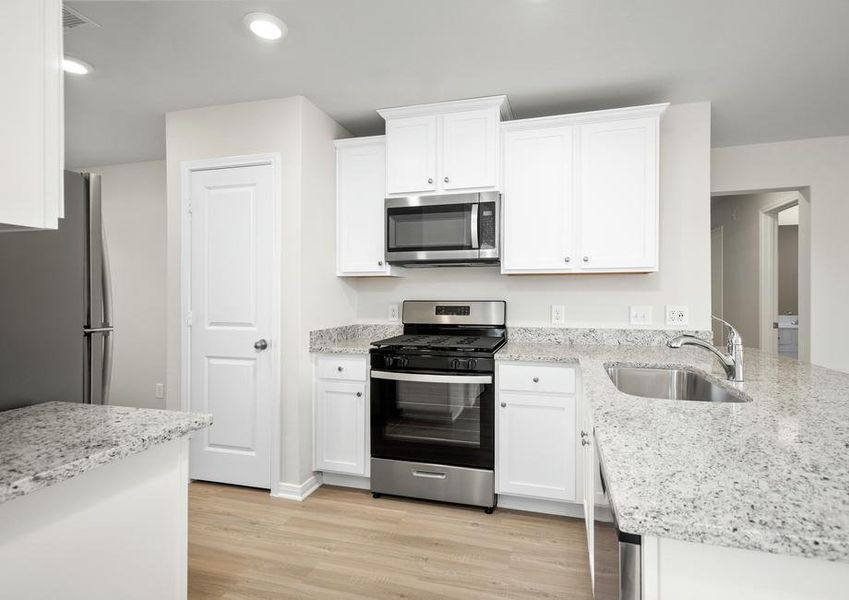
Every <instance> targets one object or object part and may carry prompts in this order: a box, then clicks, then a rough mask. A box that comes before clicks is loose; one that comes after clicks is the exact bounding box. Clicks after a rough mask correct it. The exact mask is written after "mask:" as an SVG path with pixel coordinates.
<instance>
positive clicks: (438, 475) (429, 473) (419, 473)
mask: <svg viewBox="0 0 849 600" xmlns="http://www.w3.org/2000/svg"><path fill="white" fill-rule="evenodd" d="M413 477H421V478H423V479H445V478H446V477H448V475H447V474H445V473H435V472H433V471H413Z"/></svg>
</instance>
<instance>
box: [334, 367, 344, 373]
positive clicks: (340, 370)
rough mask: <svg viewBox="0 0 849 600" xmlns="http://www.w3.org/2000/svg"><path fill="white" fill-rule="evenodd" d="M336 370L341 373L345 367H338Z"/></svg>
mask: <svg viewBox="0 0 849 600" xmlns="http://www.w3.org/2000/svg"><path fill="white" fill-rule="evenodd" d="M336 370H337V371H339V372H340V373H341V372H342V371H343V370H344V369H342V367H336Z"/></svg>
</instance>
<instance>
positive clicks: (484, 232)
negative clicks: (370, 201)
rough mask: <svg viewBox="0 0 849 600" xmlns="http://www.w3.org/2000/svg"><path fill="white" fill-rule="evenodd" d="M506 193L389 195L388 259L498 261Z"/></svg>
mask: <svg viewBox="0 0 849 600" xmlns="http://www.w3.org/2000/svg"><path fill="white" fill-rule="evenodd" d="M500 208H501V194H499V193H498V192H480V193H475V194H447V195H443V196H407V197H404V198H387V199H386V261H387V262H388V263H391V264H395V265H404V266H463V265H493V264H498V262H499V241H500V240H499V237H500V232H499V228H500Z"/></svg>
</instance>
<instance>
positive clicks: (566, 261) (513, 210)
mask: <svg viewBox="0 0 849 600" xmlns="http://www.w3.org/2000/svg"><path fill="white" fill-rule="evenodd" d="M512 125H513V124H512V123H511V124H509V125H508V127H510V128H509V129H505V132H504V140H503V143H504V199H503V202H502V211H503V217H502V223H504V235H503V237H502V245H503V259H502V263H501V269H502V271H503V272H505V273H523V272H537V271H542V272H550V271H568V270H570V269H571V268H572V266H573V265H574V262H573V261H574V258H573V256H572V254H573V251H572V245H573V244H572V231H571V227H572V196H573V192H572V188H573V185H574V184H573V179H574V178H573V174H572V154H573V144H574V128H573V127H570V126H563V127H544V128H541V129H540V128H530V129H523V128H513V127H512Z"/></svg>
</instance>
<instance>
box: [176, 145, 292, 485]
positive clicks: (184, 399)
mask: <svg viewBox="0 0 849 600" xmlns="http://www.w3.org/2000/svg"><path fill="white" fill-rule="evenodd" d="M281 164H282V158H281V155H280V153H279V152H272V153H265V154H250V155H240V156H226V157H219V158H206V159H201V160H189V161H183V162H182V163H180V185H181V192H180V410H182V411H184V412H187V411H188V410H189V390H190V387H189V385H190V378H189V373H190V369H189V365H190V356H191V354H190V353H191V347H190V339H191V336H190V335H189V326H188V318H189V313H190V311H191V306H192V304H191V257H192V252H191V220H190V218H189V204H190V200H191V177H192V173H194V172H196V171H210V170H213V169H231V168H235V167H251V166H264V165H268V166H270V167H271V171H272V175H271V177H272V184H271V204H272V214H273V218H272V227H271V229H272V232H271V238H272V242H271V245H272V249H273V255H272V281H271V330H272V331H273V332H275V335H276V339H273V340H272V344H271V348H270V350H271V387H272V390H271V431H270V435H271V444H270V451H271V473H270V478H269V481H270V482H271V494H272V495H275V494H276V493H277V491H278V486H280V485H281V484H280V410H281V408H280V406H281V401H282V399H281V381H280V368H281V364H282V355H281V348H282V345H283V344H282V341H283V330H282V324H281V316H282V303H281V293H282V292H281V286H282V261H283V257H282V246H283V236H282V232H281V226H282V198H281V194H282V175H281Z"/></svg>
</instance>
